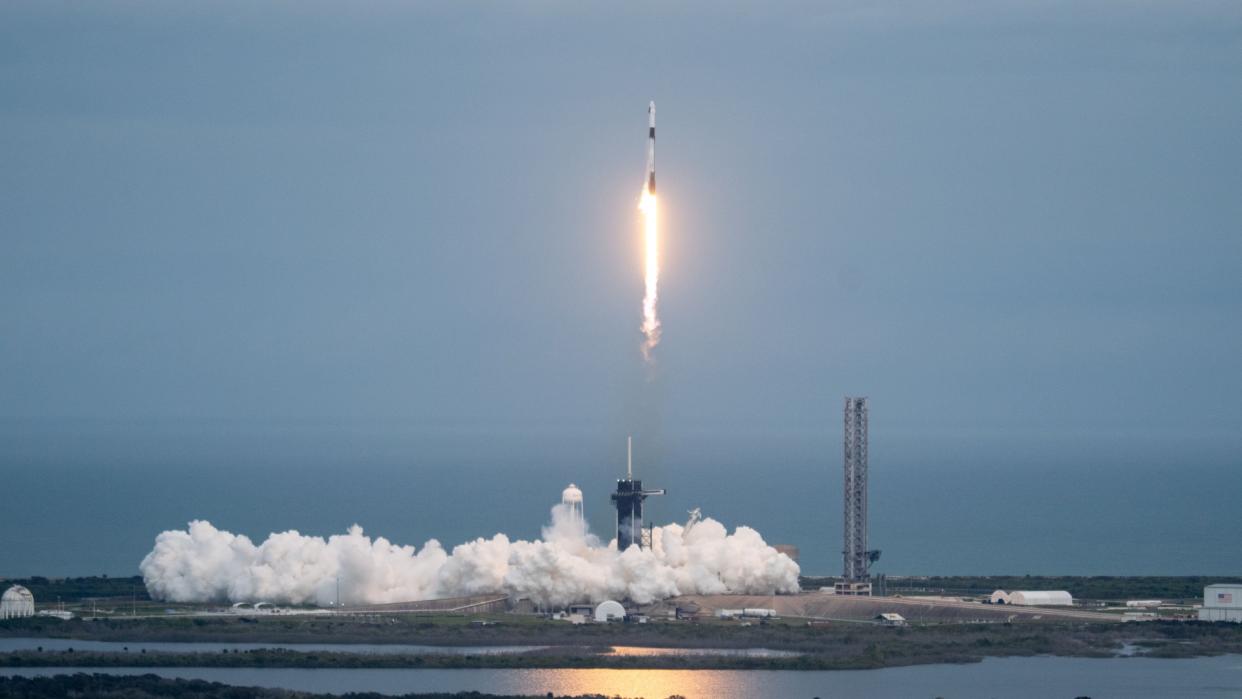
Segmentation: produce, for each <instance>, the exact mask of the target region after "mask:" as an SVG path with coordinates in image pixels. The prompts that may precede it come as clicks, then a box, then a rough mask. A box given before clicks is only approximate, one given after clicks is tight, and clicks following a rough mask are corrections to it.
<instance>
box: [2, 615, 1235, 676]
mask: <svg viewBox="0 0 1242 699" xmlns="http://www.w3.org/2000/svg"><path fill="white" fill-rule="evenodd" d="M493 620H494V621H495V622H496V623H495V625H492V626H484V627H479V626H471V625H469V623H468V621H469V620H468V619H465V618H463V617H451V616H446V617H418V618H399V619H380V620H374V621H363V620H350V619H317V618H308V617H286V618H262V619H259V620H257V621H255V622H254V623H246V622H243V621H241V620H240V619H236V618H224V617H222V618H218V619H148V620H138V621H137V622H132V623H126V622H121V621H117V620H114V621H107V622H89V621H69V622H61V621H59V620H55V619H43V620H33V619H25V620H19V621H20V622H21V623H18V624H13V623H11V622H8V623H3V624H0V630H3V632H4V634H5V635H10V636H40V637H60V638H78V639H97V640H112V641H129V642H141V641H193V640H198V641H220V642H274V643H296V642H320V643H325V642H334V643H350V642H367V643H410V644H427V645H480V646H483V645H539V646H552V648H549V649H544V650H540V651H537V652H529V653H524V654H514V655H457V656H452V655H438V654H428V655H420V654H407V655H401V654H394V655H387V654H385V655H374V654H372V655H367V654H360V653H335V652H309V651H308V652H301V651H285V650H258V651H247V652H219V653H216V652H213V653H156V652H150V653H139V652H132V653H131V652H83V651H81V650H78V651H76V652H74V651H59V650H58V651H52V650H44V651H38V650H34V651H19V652H12V653H8V654H3V655H0V665H8V666H84V667H136V666H164V665H167V666H192V667H339V668H358V667H405V668H410V667H415V668H417V667H423V668H430V667H436V668H466V667H490V668H532V667H533V668H552V667H591V668H673V669H691V668H694V669H786V670H827V669H854V668H878V667H888V666H896V665H913V664H924V663H961V662H973V661H977V660H980V659H982V658H984V657H1002V656H1029V655H1064V656H1077V657H1108V656H1112V655H1115V654H1117V653H1118V652H1119V651H1120V650H1121V649H1122V648H1123V647H1134V648H1138V649H1140V652H1142V653H1143V654H1146V655H1149V656H1154V657H1187V656H1196V655H1217V654H1223V653H1242V625H1239V624H1224V623H1221V624H1207V623H1198V622H1192V623H1176V622H1145V623H1136V624H1082V623H1073V624H1069V623H1066V624H1060V623H1057V624H1039V625H1024V624H939V625H927V626H913V627H905V628H888V627H882V626H877V625H870V624H830V625H816V626H808V625H807V624H805V623H801V624H799V623H796V622H793V621H790V620H784V621H783V622H782V623H772V624H765V625H754V626H740V625H737V624H724V623H703V624H691V623H649V624H589V625H581V626H574V625H571V624H567V623H563V622H552V621H547V620H542V619H536V618H525V617H513V616H508V617H506V616H505V615H500V616H497V617H495V618H494V619H493ZM199 622H203V623H199ZM609 646H647V647H673V648H695V647H708V648H770V649H773V650H785V651H793V652H796V653H800V654H801V655H799V656H798V657H792V658H751V657H739V656H663V657H661V656H609V655H601V654H600V650H601V649H603V648H607V647H609Z"/></svg>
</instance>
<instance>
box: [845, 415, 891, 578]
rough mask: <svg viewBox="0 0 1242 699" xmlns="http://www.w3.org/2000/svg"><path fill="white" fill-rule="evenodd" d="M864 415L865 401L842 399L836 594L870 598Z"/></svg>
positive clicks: (875, 557)
mask: <svg viewBox="0 0 1242 699" xmlns="http://www.w3.org/2000/svg"><path fill="white" fill-rule="evenodd" d="M867 411H868V403H867V399H866V398H851V397H848V396H847V397H846V398H845V454H844V456H845V489H844V492H845V527H844V530H843V532H844V540H845V541H844V544H845V546H844V549H843V550H842V555H843V557H844V559H845V571H844V573H843V574H842V576H841V577H842V580H841V582H839V583H837V586H836V587H837V593H838V594H846V595H870V594H871V576H870V574H869V573H868V572H867V571H868V568H870V566H871V564H872V563H874V562H876V561H877V560H879V558H880V552H879V551H870V550H868V549H867Z"/></svg>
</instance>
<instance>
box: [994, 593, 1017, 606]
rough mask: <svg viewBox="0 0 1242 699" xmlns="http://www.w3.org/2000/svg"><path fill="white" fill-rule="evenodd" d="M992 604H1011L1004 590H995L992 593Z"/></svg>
mask: <svg viewBox="0 0 1242 699" xmlns="http://www.w3.org/2000/svg"><path fill="white" fill-rule="evenodd" d="M991 602H992V604H1012V603H1011V602H1010V601H1009V593H1008V592H1005V591H1004V590H997V591H996V592H993V593H992V600H991Z"/></svg>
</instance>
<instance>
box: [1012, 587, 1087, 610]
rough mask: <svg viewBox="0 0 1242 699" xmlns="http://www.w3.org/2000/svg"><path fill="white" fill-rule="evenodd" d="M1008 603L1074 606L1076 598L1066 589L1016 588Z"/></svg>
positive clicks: (1024, 605)
mask: <svg viewBox="0 0 1242 699" xmlns="http://www.w3.org/2000/svg"><path fill="white" fill-rule="evenodd" d="M1008 604H1012V605H1016V606H1022V607H1072V606H1074V598H1073V597H1072V596H1071V595H1070V593H1068V592H1066V591H1064V590H1015V591H1013V592H1010V593H1009V602H1008Z"/></svg>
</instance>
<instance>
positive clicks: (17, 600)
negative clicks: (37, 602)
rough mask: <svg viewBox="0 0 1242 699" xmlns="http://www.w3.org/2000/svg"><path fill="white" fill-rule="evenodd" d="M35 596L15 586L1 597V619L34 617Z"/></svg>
mask: <svg viewBox="0 0 1242 699" xmlns="http://www.w3.org/2000/svg"><path fill="white" fill-rule="evenodd" d="M34 613H35V611H34V595H32V594H30V590H27V589H26V588H24V587H22V586H21V585H14V586H13V587H10V588H9V589H7V590H5V591H4V595H2V596H0V619H16V618H18V617H24V616H34Z"/></svg>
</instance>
